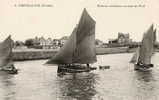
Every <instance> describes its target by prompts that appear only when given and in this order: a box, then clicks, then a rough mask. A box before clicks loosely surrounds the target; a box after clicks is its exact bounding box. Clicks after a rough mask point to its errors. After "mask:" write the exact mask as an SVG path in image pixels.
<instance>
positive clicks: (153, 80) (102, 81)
mask: <svg viewBox="0 0 159 100" xmlns="http://www.w3.org/2000/svg"><path fill="white" fill-rule="evenodd" d="M132 56H133V54H132V53H123V54H108V55H98V56H97V60H98V62H97V63H95V64H93V65H92V66H96V67H97V68H98V66H99V65H109V66H110V69H105V70H99V69H97V70H95V71H91V72H87V73H78V74H68V75H58V74H57V66H56V65H53V66H48V65H45V64H44V63H45V62H46V61H47V60H32V61H20V62H15V66H16V68H18V69H19V73H18V74H17V75H8V74H5V73H3V72H0V100H159V53H155V54H154V55H153V57H152V63H153V64H154V68H152V70H151V71H148V72H139V71H134V66H133V64H130V63H129V61H130V59H131V57H132Z"/></svg>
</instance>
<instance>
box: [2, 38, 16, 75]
mask: <svg viewBox="0 0 159 100" xmlns="http://www.w3.org/2000/svg"><path fill="white" fill-rule="evenodd" d="M12 47H13V40H12V39H11V36H10V35H9V36H8V37H7V39H6V40H4V41H3V42H2V43H0V71H5V72H7V73H10V74H16V73H17V69H16V68H15V67H14V64H13V61H12Z"/></svg>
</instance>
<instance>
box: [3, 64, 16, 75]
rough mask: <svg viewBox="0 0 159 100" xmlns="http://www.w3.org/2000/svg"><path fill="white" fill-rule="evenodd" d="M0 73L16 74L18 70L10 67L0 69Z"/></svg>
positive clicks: (12, 66)
mask: <svg viewBox="0 0 159 100" xmlns="http://www.w3.org/2000/svg"><path fill="white" fill-rule="evenodd" d="M0 71H3V72H6V73H8V74H18V69H16V68H15V67H14V65H10V66H9V67H8V66H6V67H2V68H1V69H0Z"/></svg>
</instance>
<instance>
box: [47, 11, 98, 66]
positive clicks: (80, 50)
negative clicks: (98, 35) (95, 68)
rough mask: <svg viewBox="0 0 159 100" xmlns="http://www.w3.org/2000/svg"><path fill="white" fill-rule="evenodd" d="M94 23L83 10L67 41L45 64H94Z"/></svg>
mask: <svg viewBox="0 0 159 100" xmlns="http://www.w3.org/2000/svg"><path fill="white" fill-rule="evenodd" d="M95 23H96V22H95V21H94V20H93V19H92V18H91V17H90V15H89V14H88V13H87V11H86V9H84V11H83V13H82V16H81V18H80V21H79V24H78V25H77V27H76V28H75V29H74V30H73V32H72V34H71V36H70V37H69V40H68V41H67V42H66V43H65V44H64V46H63V47H62V48H61V49H60V51H59V52H58V53H57V54H56V55H55V56H54V57H53V58H51V59H50V60H49V61H48V62H47V64H72V63H82V64H86V63H94V62H96V61H97V60H96V51H95Z"/></svg>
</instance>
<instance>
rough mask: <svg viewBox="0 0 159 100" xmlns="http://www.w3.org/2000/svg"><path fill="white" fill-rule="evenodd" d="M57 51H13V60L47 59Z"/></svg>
mask: <svg viewBox="0 0 159 100" xmlns="http://www.w3.org/2000/svg"><path fill="white" fill-rule="evenodd" d="M57 51H58V50H49V49H48V50H45V49H44V50H40V49H37V50H36V49H25V50H13V60H15V61H23V60H38V59H48V58H50V57H52V56H54V55H55V54H56V52H57Z"/></svg>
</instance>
